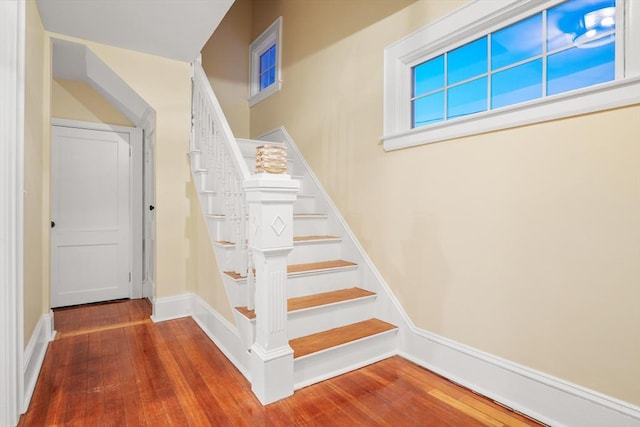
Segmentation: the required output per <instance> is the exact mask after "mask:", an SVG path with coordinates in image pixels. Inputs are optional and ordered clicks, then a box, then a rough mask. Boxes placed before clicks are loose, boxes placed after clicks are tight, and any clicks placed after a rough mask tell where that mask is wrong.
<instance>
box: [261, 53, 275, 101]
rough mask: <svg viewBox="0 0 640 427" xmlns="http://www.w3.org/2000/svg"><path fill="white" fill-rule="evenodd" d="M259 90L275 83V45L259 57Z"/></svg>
mask: <svg viewBox="0 0 640 427" xmlns="http://www.w3.org/2000/svg"><path fill="white" fill-rule="evenodd" d="M259 78H260V90H262V89H265V88H267V87H269V86H271V85H272V84H273V83H275V81H276V45H275V44H274V45H273V46H271V47H270V48H269V49H267V50H266V51H265V52H264V53H263V54H262V55H260V75H259Z"/></svg>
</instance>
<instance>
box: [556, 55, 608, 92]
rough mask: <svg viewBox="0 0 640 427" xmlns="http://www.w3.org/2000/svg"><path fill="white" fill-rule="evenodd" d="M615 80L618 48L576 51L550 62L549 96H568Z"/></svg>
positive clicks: (559, 56)
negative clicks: (567, 94)
mask: <svg viewBox="0 0 640 427" xmlns="http://www.w3.org/2000/svg"><path fill="white" fill-rule="evenodd" d="M614 78H615V45H614V44H613V43H610V44H607V45H604V46H600V47H596V48H593V49H580V48H577V47H574V48H571V49H568V50H563V51H561V52H558V53H555V54H553V55H551V56H549V58H548V59H547V85H548V86H547V94H548V95H555V94H557V93H562V92H567V91H569V90H574V89H580V88H583V87H588V86H593V85H596V84H598V83H604V82H608V81H611V80H613V79H614Z"/></svg>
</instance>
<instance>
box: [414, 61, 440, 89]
mask: <svg viewBox="0 0 640 427" xmlns="http://www.w3.org/2000/svg"><path fill="white" fill-rule="evenodd" d="M443 87H444V55H440V56H438V57H436V58H433V59H432V60H430V61H427V62H424V63H422V64H420V65H418V66H417V67H414V68H413V96H419V95H422V94H425V93H429V92H433V91H434V90H437V89H442V88H443Z"/></svg>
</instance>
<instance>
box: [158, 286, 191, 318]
mask: <svg viewBox="0 0 640 427" xmlns="http://www.w3.org/2000/svg"><path fill="white" fill-rule="evenodd" d="M152 302H153V304H152V305H153V314H152V315H151V320H152V321H153V322H154V323H158V322H164V321H165V320H172V319H179V318H181V317H189V316H191V315H192V314H193V294H192V293H188V292H187V293H184V294H180V295H173V296H170V297H162V298H154V299H153V301H152Z"/></svg>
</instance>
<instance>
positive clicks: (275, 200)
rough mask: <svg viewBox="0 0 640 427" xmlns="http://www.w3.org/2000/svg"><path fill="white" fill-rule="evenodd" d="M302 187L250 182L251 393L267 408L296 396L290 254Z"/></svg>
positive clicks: (265, 178)
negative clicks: (253, 278)
mask: <svg viewBox="0 0 640 427" xmlns="http://www.w3.org/2000/svg"><path fill="white" fill-rule="evenodd" d="M299 188H300V183H299V182H298V181H294V180H292V179H291V177H290V176H289V175H286V174H282V175H275V174H266V173H259V174H255V175H252V177H251V178H250V179H248V180H247V181H245V182H244V190H245V193H246V197H247V202H248V204H249V223H248V227H249V247H250V249H251V252H252V253H253V259H254V263H255V269H256V293H255V312H256V338H255V342H254V343H253V345H252V346H251V389H252V390H253V393H254V394H255V395H256V396H257V397H258V399H259V400H260V401H261V402H262V403H263V404H265V405H266V404H268V403H271V402H275V401H276V400H280V399H283V398H285V397H287V396H291V395H292V394H293V350H292V349H291V347H290V346H289V340H288V336H287V255H288V254H289V252H290V251H291V249H293V203H294V202H295V200H296V193H297V192H298V189H299Z"/></svg>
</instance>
